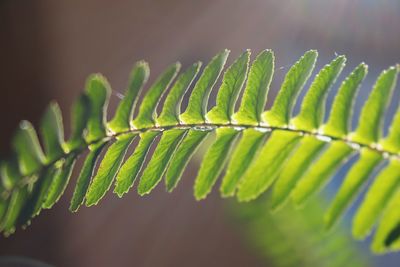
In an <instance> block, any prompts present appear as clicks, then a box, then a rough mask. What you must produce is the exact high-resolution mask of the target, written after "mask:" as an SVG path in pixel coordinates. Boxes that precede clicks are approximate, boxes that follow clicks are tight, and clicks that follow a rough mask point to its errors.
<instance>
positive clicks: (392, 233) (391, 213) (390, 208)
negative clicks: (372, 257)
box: [371, 189, 400, 253]
mask: <svg viewBox="0 0 400 267" xmlns="http://www.w3.org/2000/svg"><path fill="white" fill-rule="evenodd" d="M399 207H400V190H399V189H398V190H397V192H396V194H394V195H393V197H392V198H391V199H390V201H389V203H388V205H387V207H386V209H385V212H384V214H383V216H382V219H381V220H380V223H379V226H378V228H377V229H376V232H375V236H374V239H373V241H372V246H371V248H372V251H374V252H375V253H383V252H387V249H388V247H389V249H390V250H393V251H394V250H398V249H400V238H399V225H400V213H399Z"/></svg>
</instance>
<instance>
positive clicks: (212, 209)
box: [0, 0, 400, 266]
mask: <svg viewBox="0 0 400 267" xmlns="http://www.w3.org/2000/svg"><path fill="white" fill-rule="evenodd" d="M399 14H400V4H399V2H398V1H345V0H337V1H318V0H314V1H311V0H310V1H298V0H292V1H266V0H259V1H240V0H236V1H228V0H214V1H188V0H186V1H183V0H171V1H152V0H147V1H145V0H143V1H106V0H100V1H94V0H89V1H61V0H60V1H51V0H39V1H23V0H14V1H7V0H3V1H0V86H1V87H0V88H1V98H0V116H1V117H0V118H1V124H2V126H1V131H0V151H1V152H0V155H1V156H5V155H7V154H8V152H9V145H8V144H9V143H10V139H11V136H12V133H13V131H14V129H15V128H16V126H17V123H18V121H20V120H21V119H29V120H31V121H32V122H34V123H35V124H36V125H37V122H38V120H39V118H40V115H41V114H42V112H43V110H44V109H45V107H46V104H47V103H48V102H49V101H50V100H51V99H56V100H57V101H58V102H59V103H60V105H61V108H62V110H63V112H64V114H63V115H64V116H65V121H66V122H68V110H69V107H70V105H71V103H72V101H73V99H75V98H76V96H77V95H78V94H79V92H80V91H81V89H82V88H83V86H84V81H85V78H86V77H87V75H88V74H90V73H92V72H101V73H103V74H104V75H105V76H107V78H108V79H109V81H110V83H111V84H112V86H113V89H114V90H116V91H118V92H122V91H123V88H124V86H125V85H126V80H127V77H128V73H129V70H130V68H131V66H132V65H133V63H134V62H135V61H137V60H140V59H146V60H147V61H149V62H150V65H151V68H152V74H153V75H152V78H154V74H157V73H159V72H160V71H161V70H162V69H163V68H164V67H166V66H167V65H168V64H169V63H172V62H174V61H176V60H180V61H181V62H182V63H183V65H184V67H185V66H188V64H189V63H191V62H193V61H195V60H199V59H200V60H202V61H207V60H208V59H209V58H210V57H211V56H212V55H214V54H215V53H216V52H218V51H219V50H221V49H223V48H229V49H231V50H232V55H233V56H237V55H238V54H239V53H240V52H241V51H243V50H244V49H246V48H251V49H252V50H253V51H255V53H256V52H257V51H260V50H261V49H265V48H271V49H273V50H274V51H275V53H276V57H277V71H276V72H277V78H276V79H275V81H274V87H273V90H274V91H276V90H277V89H278V88H279V87H278V86H277V84H279V82H280V80H281V78H282V76H283V74H284V73H285V72H286V70H287V66H290V64H291V63H293V62H294V61H295V60H296V58H297V57H299V56H300V55H301V54H302V53H303V52H304V51H306V50H308V49H318V50H319V52H320V59H321V61H320V63H319V66H320V65H321V64H324V63H326V62H327V61H328V60H329V59H332V58H333V57H334V55H335V53H339V54H346V55H348V64H347V65H348V66H351V67H352V66H355V65H356V64H358V63H359V62H360V61H362V60H364V61H366V62H367V63H368V64H370V65H371V68H370V73H371V74H372V75H371V77H372V78H375V77H376V73H377V71H378V70H380V69H382V68H384V67H387V66H389V65H391V64H394V63H395V62H400V58H399V55H400V54H399V48H400V34H399V33H400V32H399V25H400V16H399ZM349 71H350V68H347V70H346V71H345V72H346V73H348V72H349ZM365 96H366V93H365V92H364V93H362V97H361V98H360V101H362V100H363V99H365ZM113 98H114V99H113V100H112V101H114V102H115V101H116V98H115V96H113ZM389 117H390V116H389ZM194 165H195V164H192V166H191V168H190V169H189V170H188V171H187V172H186V173H185V177H184V178H185V179H184V181H183V183H182V184H181V185H180V186H179V187H178V189H177V190H176V192H175V193H174V194H167V193H165V192H164V190H163V187H162V186H160V187H158V189H157V190H156V192H155V193H154V194H152V195H151V196H149V197H145V198H142V199H140V198H138V197H137V196H136V194H134V193H133V192H132V193H131V194H129V195H128V196H127V197H125V198H123V199H117V198H116V197H115V196H113V195H111V194H110V195H108V196H107V198H106V199H105V200H104V201H102V203H101V205H100V206H98V207H95V208H90V209H82V210H81V211H80V212H79V213H78V214H70V213H69V212H68V211H67V207H68V199H69V198H70V196H71V192H70V191H71V190H70V189H69V192H68V193H67V194H66V197H64V198H63V199H62V200H61V202H60V203H59V204H58V205H57V206H56V207H55V208H54V209H53V210H51V211H46V212H43V213H42V215H41V216H40V217H39V218H38V219H36V220H34V222H33V225H32V226H31V227H30V228H29V229H28V230H27V231H18V232H17V233H16V234H15V235H13V236H12V237H10V238H8V239H4V238H0V255H20V256H28V257H32V258H35V259H39V260H42V261H44V262H48V263H51V264H55V265H57V266H262V264H264V263H261V262H260V261H259V260H258V259H257V258H256V257H255V255H254V253H253V252H251V251H249V250H248V249H247V248H246V247H245V246H244V244H243V243H242V242H241V238H240V233H238V231H236V229H235V228H234V226H233V224H232V223H231V222H230V221H229V218H226V217H225V216H224V211H223V206H224V201H221V200H220V199H219V198H218V197H217V194H215V193H214V194H213V195H212V196H211V197H210V198H209V199H208V200H206V201H202V202H200V203H197V202H195V201H194V200H193V197H192V192H191V188H192V182H193V178H194V176H195V169H194V168H193V167H194Z"/></svg>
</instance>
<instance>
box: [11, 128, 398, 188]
mask: <svg viewBox="0 0 400 267" xmlns="http://www.w3.org/2000/svg"><path fill="white" fill-rule="evenodd" d="M222 127H231V128H237V129H238V130H245V129H250V128H251V129H255V130H260V131H266V132H272V131H276V130H281V131H289V132H295V133H299V134H300V135H304V136H307V135H308V136H313V137H314V138H317V139H319V140H321V141H323V142H326V143H330V142H332V141H340V142H343V143H346V144H348V145H349V146H350V147H351V148H352V149H353V150H355V151H360V150H361V149H369V150H372V151H375V152H377V153H379V154H380V155H382V157H383V158H395V159H398V160H400V153H394V152H391V151H388V150H385V149H383V148H381V147H379V146H376V145H375V144H369V145H367V144H364V143H360V142H355V141H352V140H350V139H348V136H349V135H350V134H351V133H349V134H348V135H346V136H345V137H336V136H331V135H327V134H323V133H319V132H314V131H305V130H298V129H293V128H289V127H279V126H269V125H266V124H263V123H261V124H260V125H251V124H237V123H232V122H230V123H195V124H184V123H180V124H176V125H168V126H152V127H145V128H140V129H130V130H128V131H124V132H119V133H112V134H109V135H107V136H104V137H103V138H99V139H97V140H93V141H91V142H88V143H86V144H85V146H82V147H78V148H76V149H73V150H70V151H69V152H68V153H64V154H63V155H62V156H61V157H59V158H57V159H54V160H53V161H51V162H48V163H47V164H44V165H43V166H42V168H40V169H38V170H36V171H34V172H32V173H30V174H26V175H24V176H23V177H22V179H21V180H20V183H18V184H17V186H18V187H21V186H23V185H25V184H26V183H29V182H30V181H29V178H33V179H35V178H36V177H37V175H38V174H39V173H41V172H42V171H43V170H45V169H46V168H48V167H49V166H52V165H53V164H55V163H56V162H57V161H59V160H62V159H65V158H66V157H68V156H70V155H74V157H78V156H79V155H80V154H81V153H82V152H83V151H84V150H86V149H88V148H89V146H91V145H94V144H96V143H98V142H101V141H103V142H110V141H112V140H113V139H116V138H117V137H119V136H122V135H125V134H132V133H138V134H139V133H144V132H147V131H166V130H171V129H196V128H198V129H199V130H201V128H204V130H206V129H209V128H213V130H215V129H218V128H222ZM24 178H28V180H27V179H24Z"/></svg>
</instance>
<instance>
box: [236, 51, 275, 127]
mask: <svg viewBox="0 0 400 267" xmlns="http://www.w3.org/2000/svg"><path fill="white" fill-rule="evenodd" d="M274 61H275V58H274V53H273V52H272V51H270V50H265V51H262V52H261V53H260V54H259V55H258V56H257V58H256V59H255V60H254V62H253V64H252V65H251V68H250V71H249V76H248V79H247V84H246V89H245V90H244V93H243V99H242V102H241V104H240V107H239V111H238V112H237V113H235V114H233V119H234V120H235V121H236V122H237V123H240V124H249V125H258V124H259V123H260V122H261V113H262V111H263V110H264V106H265V102H266V101H267V95H268V91H269V86H270V84H271V81H272V76H273V73H274Z"/></svg>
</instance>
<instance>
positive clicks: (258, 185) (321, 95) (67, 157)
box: [0, 50, 400, 252]
mask: <svg viewBox="0 0 400 267" xmlns="http://www.w3.org/2000/svg"><path fill="white" fill-rule="evenodd" d="M228 54H229V51H228V50H224V51H222V52H221V53H219V54H217V55H216V56H215V57H214V58H213V59H212V60H211V61H210V62H209V63H208V65H207V66H206V67H205V68H204V70H203V72H202V73H201V75H200V77H199V78H198V79H197V75H198V74H199V71H200V66H201V63H200V62H197V63H194V64H193V65H191V66H190V67H189V68H187V70H186V71H184V72H183V73H182V74H179V73H178V72H179V70H180V64H179V63H175V64H172V65H171V66H170V67H168V68H167V69H166V71H164V72H163V73H162V74H161V75H160V76H159V77H158V78H157V79H156V81H155V82H154V84H153V85H151V86H150V88H149V89H147V90H143V89H144V87H145V84H146V81H147V80H148V76H149V67H148V65H147V63H145V62H144V61H139V62H138V63H136V64H135V66H134V68H133V70H132V72H131V74H130V80H129V83H128V88H127V90H126V92H125V96H124V97H123V99H122V100H121V102H120V103H119V105H118V106H117V108H116V111H115V113H114V116H113V117H112V119H111V120H110V121H107V117H108V116H107V113H109V111H108V110H107V106H108V101H109V97H110V95H111V88H110V85H109V84H108V82H107V80H106V79H105V78H104V77H103V76H101V75H100V74H95V75H91V76H90V77H89V78H88V80H87V82H86V87H85V91H84V93H83V94H82V95H81V96H80V97H79V98H78V100H77V101H76V102H75V103H74V105H73V108H72V112H71V115H72V116H71V117H72V120H71V129H72V133H71V135H70V137H69V139H68V140H67V141H64V130H63V124H62V116H61V111H60V109H59V107H58V105H57V104H56V103H55V102H52V103H51V104H50V105H49V107H48V109H47V110H46V112H45V114H44V116H43V118H42V120H41V123H40V127H39V129H40V134H41V141H42V142H41V143H42V144H43V149H42V146H41V143H40V142H39V139H38V136H37V134H36V131H35V129H34V128H33V126H32V125H31V124H30V123H29V122H27V121H23V122H22V123H21V124H20V127H19V128H18V130H17V132H16V133H15V135H14V138H13V141H12V147H13V154H12V156H11V157H10V158H9V159H8V160H5V161H2V162H1V163H0V176H1V177H0V178H1V179H0V181H1V183H0V230H1V231H3V232H4V233H8V234H9V233H12V232H13V231H14V229H15V227H16V226H19V225H27V224H29V221H30V220H31V218H33V217H35V216H36V215H37V214H39V212H40V211H41V209H42V208H51V207H53V206H54V204H55V203H56V202H57V201H58V200H59V199H60V197H61V196H62V195H63V193H64V191H65V189H66V187H67V185H68V184H69V181H70V176H71V173H72V170H73V169H74V167H75V166H74V163H75V161H76V159H77V158H78V157H79V156H81V154H83V153H84V151H85V150H89V153H88V154H87V156H86V159H85V161H84V164H83V166H82V168H81V170H80V174H79V177H78V180H77V182H76V186H75V188H74V194H73V197H72V200H71V204H70V210H71V211H77V210H78V208H79V207H80V206H81V205H82V203H83V202H84V201H86V205H87V206H91V205H95V204H97V203H98V202H99V201H100V199H102V198H103V197H104V195H105V194H106V193H107V191H108V190H109V189H110V188H111V186H112V185H113V183H114V180H115V188H114V192H115V193H116V194H117V195H118V196H120V197H121V196H122V195H124V194H125V193H127V192H128V191H129V189H130V188H131V187H132V186H133V185H134V182H135V180H137V179H138V180H139V185H138V188H137V191H138V193H139V194H140V195H144V194H149V193H151V191H152V190H153V188H155V186H156V185H157V184H158V183H159V182H161V180H162V178H163V177H164V176H165V184H166V189H167V191H169V192H171V191H172V190H173V189H174V188H176V186H177V185H178V183H179V181H180V179H181V176H182V173H183V172H184V170H185V168H186V166H187V164H188V163H189V161H190V159H191V158H192V156H193V154H194V153H195V152H196V150H197V149H198V148H199V147H200V145H201V144H202V143H203V142H204V140H205V139H206V137H207V136H209V135H210V134H211V133H215V134H216V138H215V140H213V142H212V143H211V145H210V146H209V148H208V150H207V152H206V154H205V156H204V158H203V159H202V162H201V165H200V169H199V173H198V176H197V178H196V181H195V186H194V196H195V198H196V199H198V200H200V199H204V198H205V197H207V195H208V194H209V193H210V192H211V191H212V189H213V187H214V186H215V184H216V182H217V180H218V178H219V176H220V175H221V173H222V171H223V170H224V168H225V165H226V163H227V168H226V173H225V175H224V176H223V179H222V184H221V186H220V193H221V195H222V196H223V197H228V196H236V197H237V199H238V200H239V201H250V200H253V199H255V198H258V197H259V196H261V195H262V194H263V193H264V192H265V191H267V190H268V189H269V188H270V187H273V189H272V190H273V191H272V195H271V198H272V200H271V204H270V206H272V208H273V209H274V210H276V209H278V207H281V206H283V204H284V203H285V202H286V200H287V199H289V198H290V197H291V198H292V200H293V201H294V202H295V203H296V204H298V205H300V204H303V203H304V202H305V201H306V200H307V199H309V198H310V197H311V196H312V195H314V194H315V193H316V192H318V191H319V190H321V189H322V188H323V186H324V185H325V184H326V183H327V182H328V181H329V179H330V178H331V176H333V175H334V174H335V173H336V172H337V171H338V170H339V169H340V168H341V166H342V165H343V164H344V163H345V162H346V161H347V159H349V158H350V157H351V156H352V155H354V154H358V155H359V156H358V158H356V160H355V163H354V164H353V166H351V167H350V170H349V171H348V174H347V175H346V177H345V179H344V182H343V184H342V185H341V187H340V189H339V191H338V192H337V194H336V196H335V198H334V201H333V202H332V204H331V206H330V208H329V209H328V211H327V213H326V214H325V218H324V220H325V224H326V226H327V228H330V227H331V226H332V225H334V224H335V223H336V222H337V221H338V220H339V218H340V217H341V216H342V215H343V214H344V212H345V211H346V209H347V208H348V207H350V205H351V204H352V202H353V200H354V199H355V198H356V197H357V195H358V194H359V192H360V190H361V188H362V187H363V186H364V185H365V184H366V182H367V180H368V179H372V180H373V182H372V186H371V187H370V188H369V189H368V193H367V196H366V198H365V199H364V200H363V202H362V204H361V207H360V208H359V210H358V212H357V215H356V216H355V218H354V226H353V234H354V235H355V236H356V237H357V238H364V237H365V236H366V235H367V234H368V233H369V232H370V230H371V229H372V227H373V226H375V225H378V231H377V233H376V236H375V238H374V241H373V245H372V246H373V247H372V249H373V250H374V251H377V252H384V251H388V250H393V249H400V233H399V232H400V230H399V229H400V226H399V225H400V219H399V218H400V215H399V212H398V211H397V209H396V211H393V209H394V208H393V207H395V205H397V203H398V201H399V200H398V188H399V181H400V177H399V175H400V156H399V151H400V126H399V125H400V109H398V110H399V111H398V112H397V113H396V115H395V116H394V119H393V121H392V122H391V125H390V129H389V134H388V135H387V136H382V132H384V129H383V119H384V114H385V112H386V107H387V106H388V105H389V101H390V100H391V95H392V92H393V91H394V88H395V86H396V81H397V76H398V72H399V67H398V66H396V67H391V68H389V69H387V70H385V71H384V72H382V74H381V75H380V76H379V77H378V79H377V82H376V84H375V86H374V87H373V89H372V92H371V93H370V96H369V98H368V99H367V101H366V102H365V104H364V106H363V109H362V112H361V115H360V117H359V118H358V126H357V128H356V130H355V131H352V130H351V128H350V122H351V120H352V114H353V103H354V101H355V99H356V95H357V91H358V88H359V87H360V85H361V83H362V81H363V80H364V78H365V77H366V74H367V66H366V65H365V64H364V63H362V64H360V65H358V66H357V67H356V68H355V69H354V70H353V71H352V72H351V73H350V74H349V75H348V77H346V78H345V80H344V81H343V82H342V83H341V85H340V87H339V90H338V92H337V94H336V96H335V98H334V102H333V105H332V108H331V109H330V110H327V108H326V107H325V100H326V95H327V93H328V90H329V89H330V88H331V87H332V86H334V85H335V84H336V80H337V78H338V76H339V75H340V73H341V72H342V70H343V68H344V65H345V57H344V56H339V57H337V58H335V59H334V60H333V61H331V62H330V63H329V64H327V65H325V66H324V67H323V68H322V69H321V70H320V71H319V73H318V74H317V75H316V77H315V79H314V80H313V82H312V83H311V85H310V87H309V88H307V89H306V90H307V91H306V92H305V97H304V99H303V101H302V103H301V108H300V112H299V114H297V115H296V116H295V114H293V113H292V109H293V106H294V105H295V103H296V101H298V100H297V96H298V94H299V93H300V91H301V90H302V89H303V87H304V86H305V84H306V83H307V81H308V79H309V77H310V76H311V74H312V72H313V69H314V66H315V64H316V59H317V52H316V51H308V52H306V53H305V54H304V56H302V57H301V58H300V59H299V60H298V61H297V62H296V63H295V64H294V65H293V66H292V67H291V68H290V69H289V71H288V73H287V74H286V76H285V79H284V81H283V84H282V86H281V89H280V91H279V92H278V95H277V97H276V99H275V100H274V101H273V105H272V108H271V109H270V110H268V111H264V107H265V104H266V100H267V97H268V91H269V88H270V84H271V81H272V79H273V73H274V60H275V59H274V54H273V52H272V51H270V50H264V51H262V52H261V53H259V54H258V55H257V56H256V58H255V59H254V60H253V61H252V64H251V66H250V67H249V62H250V51H249V50H246V51H245V52H244V53H242V54H241V55H240V56H239V57H238V58H237V59H236V60H233V63H232V64H231V65H230V66H229V67H228V68H227V70H226V71H225V72H224V75H223V77H222V84H221V86H220V87H219V88H216V89H215V90H216V92H215V93H216V95H217V99H216V105H215V106H214V107H212V108H211V109H209V108H208V102H209V96H210V94H211V90H212V89H213V87H214V85H215V84H216V83H218V79H219V77H220V75H221V73H222V72H223V71H224V66H225V63H226V60H227V57H228ZM175 77H177V79H176V80H175ZM192 84H193V90H192V91H191V92H190V90H189V88H190V87H191V86H192ZM244 84H246V85H245V88H244V91H243V95H242V97H239V96H240V93H241V90H242V87H243V86H244ZM170 85H172V86H171V89H169V87H170ZM142 90H143V91H145V93H144V94H143V93H142V92H141V91H142ZM142 94H143V95H142ZM164 94H166V96H165V98H164V97H163V95H164ZM186 96H188V99H189V101H188V105H187V108H186V110H185V111H184V112H183V113H181V107H182V100H183V99H184V97H186ZM139 98H141V99H142V101H141V103H140V105H138V106H137V105H136V103H137V102H138V99H139ZM163 99H165V100H163ZM236 102H239V103H240V105H239V107H238V110H235V107H236V104H237V103H236ZM157 110H161V113H160V115H158V114H157V112H156V111H157ZM325 112H329V117H328V120H327V122H326V123H324V121H323V118H324V113H325ZM134 114H136V116H134ZM158 137H160V138H158ZM135 138H137V139H139V140H138V141H137V142H133V141H134V139H135ZM155 140H158V142H157V145H156V144H155V145H154V146H153V143H154V142H155ZM237 140H239V141H238V142H236V141H237ZM132 143H135V144H136V143H137V144H136V145H135V147H134V149H133V151H134V152H133V153H132V154H130V155H128V156H127V157H125V156H126V153H127V151H128V150H129V148H130V147H131V146H132ZM105 147H108V149H106V151H105V155H104V157H101V156H100V154H101V152H102V151H103V150H105ZM152 147H154V149H152ZM145 162H148V164H147V166H146V167H144V164H145ZM387 162H389V163H388V165H387V166H386V167H385V168H384V169H383V170H382V171H380V172H379V174H378V176H377V177H374V176H375V171H376V170H377V169H378V167H379V166H381V165H384V164H386V163H387ZM97 165H99V167H97ZM142 169H143V170H142ZM94 174H95V175H94ZM274 183H275V184H274ZM273 184H274V185H273ZM382 216H383V217H382ZM384 220H387V221H384Z"/></svg>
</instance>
